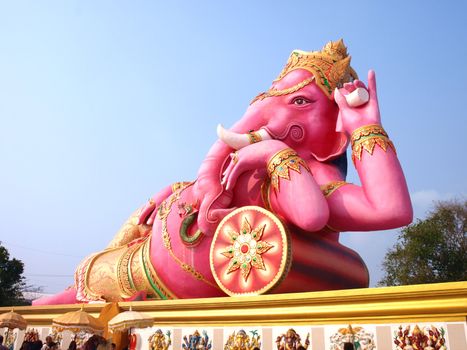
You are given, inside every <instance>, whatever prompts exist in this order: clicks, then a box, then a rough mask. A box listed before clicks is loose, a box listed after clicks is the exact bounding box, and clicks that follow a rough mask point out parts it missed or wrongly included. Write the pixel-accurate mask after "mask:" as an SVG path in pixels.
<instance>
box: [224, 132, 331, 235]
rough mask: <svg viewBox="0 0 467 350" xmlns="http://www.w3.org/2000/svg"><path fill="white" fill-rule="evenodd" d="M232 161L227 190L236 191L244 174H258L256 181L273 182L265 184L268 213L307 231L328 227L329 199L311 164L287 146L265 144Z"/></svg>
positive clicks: (240, 153) (246, 149)
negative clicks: (237, 182) (251, 171)
mask: <svg viewBox="0 0 467 350" xmlns="http://www.w3.org/2000/svg"><path fill="white" fill-rule="evenodd" d="M232 157H233V159H232V161H231V163H230V164H229V166H228V167H227V169H226V171H225V172H224V180H223V184H224V185H225V186H226V189H227V190H231V189H233V188H234V187H235V183H236V180H237V179H238V177H239V176H240V175H241V174H243V173H245V172H246V171H250V170H257V171H258V173H257V177H259V178H264V179H269V180H270V181H269V184H268V182H265V185H266V186H263V193H262V197H263V201H264V202H265V205H266V207H267V209H269V210H271V211H273V212H274V213H276V214H277V215H278V216H280V217H281V218H283V219H285V221H287V222H289V223H292V224H294V225H295V226H298V227H300V228H302V229H304V230H306V231H319V230H321V229H322V228H323V227H324V226H325V225H326V223H327V222H328V219H329V209H328V204H327V202H326V199H325V198H324V196H323V194H322V193H321V190H320V187H319V186H318V184H317V183H316V181H315V179H314V177H313V175H312V173H311V171H310V169H309V167H308V164H307V163H306V162H305V160H303V159H302V158H300V156H299V155H298V154H297V153H296V152H295V151H294V150H293V149H291V148H289V147H288V146H287V144H285V143H284V142H282V141H278V140H267V141H262V142H258V143H254V144H251V145H249V146H246V147H244V148H242V149H240V150H238V151H237V152H236V153H235V154H234V155H233V156H232ZM310 208H313V210H312V211H311V212H310Z"/></svg>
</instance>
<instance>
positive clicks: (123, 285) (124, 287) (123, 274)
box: [117, 244, 138, 298]
mask: <svg viewBox="0 0 467 350" xmlns="http://www.w3.org/2000/svg"><path fill="white" fill-rule="evenodd" d="M137 249H138V245H137V244H134V245H132V246H130V247H129V248H128V249H126V250H125V251H124V252H123V254H122V255H121V256H120V259H119V260H118V263H117V280H118V286H119V288H120V292H121V295H122V296H124V298H129V297H131V296H132V295H134V294H135V293H136V292H137V290H136V289H135V287H134V284H133V283H132V279H131V270H129V269H128V266H131V264H130V259H131V257H132V256H133V253H134V252H135V250H137Z"/></svg>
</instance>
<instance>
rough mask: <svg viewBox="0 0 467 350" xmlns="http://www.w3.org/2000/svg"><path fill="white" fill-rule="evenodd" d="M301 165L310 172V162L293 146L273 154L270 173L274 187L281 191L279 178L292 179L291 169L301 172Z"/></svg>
mask: <svg viewBox="0 0 467 350" xmlns="http://www.w3.org/2000/svg"><path fill="white" fill-rule="evenodd" d="M300 165H301V166H303V167H304V168H305V169H306V170H307V171H308V172H310V168H309V167H308V164H306V162H305V161H304V160H303V159H302V158H300V157H299V156H298V155H297V152H295V151H294V150H293V149H291V148H286V149H284V150H282V151H279V152H277V153H276V154H275V155H273V156H272V158H271V159H270V160H269V162H268V174H269V177H270V178H271V185H272V187H273V188H274V189H275V190H276V191H277V192H279V179H280V178H283V179H286V180H290V172H289V169H292V170H294V171H296V172H297V173H299V174H301V172H300Z"/></svg>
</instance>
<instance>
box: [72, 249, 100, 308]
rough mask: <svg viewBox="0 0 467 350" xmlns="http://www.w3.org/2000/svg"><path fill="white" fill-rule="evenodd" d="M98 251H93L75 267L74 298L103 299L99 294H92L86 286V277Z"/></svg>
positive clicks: (82, 299) (80, 299)
mask: <svg viewBox="0 0 467 350" xmlns="http://www.w3.org/2000/svg"><path fill="white" fill-rule="evenodd" d="M99 254H100V253H94V254H91V255H89V256H88V257H86V258H85V259H84V260H83V261H82V262H81V263H80V264H79V265H78V267H77V268H76V271H75V286H76V300H79V301H86V302H89V301H105V299H103V298H102V296H101V295H99V294H94V293H93V292H92V291H91V290H90V289H89V287H88V283H87V277H88V272H89V270H90V269H91V266H92V265H93V263H94V259H95V258H96V257H97V256H99Z"/></svg>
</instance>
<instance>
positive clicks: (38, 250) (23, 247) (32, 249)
mask: <svg viewBox="0 0 467 350" xmlns="http://www.w3.org/2000/svg"><path fill="white" fill-rule="evenodd" d="M2 242H3V243H6V244H8V245H11V246H13V247H18V248H22V249H26V250H31V251H34V252H38V253H42V254H47V255H50V254H52V255H61V256H68V257H72V258H82V256H76V255H71V254H63V253H57V252H50V251H46V250H42V249H37V248H30V247H25V246H23V245H20V244H16V243H11V242H6V241H2Z"/></svg>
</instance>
